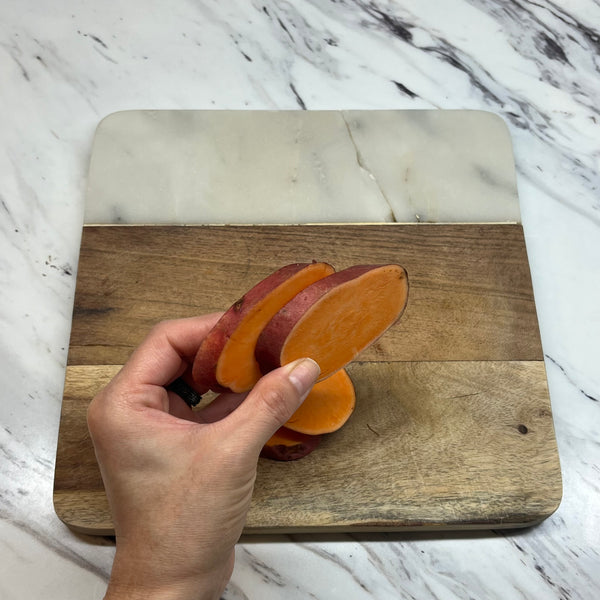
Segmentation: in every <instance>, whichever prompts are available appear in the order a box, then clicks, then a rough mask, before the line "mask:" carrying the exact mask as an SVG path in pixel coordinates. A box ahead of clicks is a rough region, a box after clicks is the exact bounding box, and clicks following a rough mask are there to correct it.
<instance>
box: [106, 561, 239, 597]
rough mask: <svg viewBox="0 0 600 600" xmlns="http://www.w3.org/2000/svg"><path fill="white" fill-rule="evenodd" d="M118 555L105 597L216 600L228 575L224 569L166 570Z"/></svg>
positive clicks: (223, 587)
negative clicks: (192, 572)
mask: <svg viewBox="0 0 600 600" xmlns="http://www.w3.org/2000/svg"><path fill="white" fill-rule="evenodd" d="M119 554H120V553H119V552H118V551H117V556H116V557H115V561H114V563H113V570H112V573H111V576H110V581H109V583H108V588H107V590H106V594H105V596H104V600H138V599H139V600H219V598H220V597H221V594H222V593H223V591H224V590H225V586H226V585H227V582H228V581H229V577H230V575H231V571H230V570H229V571H227V569H225V570H223V569H217V570H215V571H213V572H205V573H195V574H193V575H189V574H188V576H184V575H183V574H181V573H180V574H175V573H172V572H171V573H166V572H165V571H168V569H165V568H164V565H154V567H152V566H151V565H149V564H148V563H144V564H136V563H135V561H130V560H123V556H122V554H121V556H119ZM161 567H162V568H161ZM226 571H227V572H226Z"/></svg>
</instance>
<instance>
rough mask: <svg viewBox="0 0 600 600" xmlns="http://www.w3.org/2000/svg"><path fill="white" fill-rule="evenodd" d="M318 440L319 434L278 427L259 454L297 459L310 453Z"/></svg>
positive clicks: (277, 458)
mask: <svg viewBox="0 0 600 600" xmlns="http://www.w3.org/2000/svg"><path fill="white" fill-rule="evenodd" d="M320 441H321V436H319V435H306V434H304V433H298V432H296V431H291V430H290V429H287V428H286V427H280V428H279V429H278V430H277V431H276V432H275V434H274V435H273V436H272V437H271V439H269V441H268V442H267V443H266V444H265V445H264V446H263V449H262V450H261V453H260V455H261V456H262V457H263V458H270V459H271V460H298V459H299V458H304V457H305V456H306V455H307V454H310V453H311V452H312V451H313V450H314V449H315V448H316V447H317V446H318V445H319V442H320Z"/></svg>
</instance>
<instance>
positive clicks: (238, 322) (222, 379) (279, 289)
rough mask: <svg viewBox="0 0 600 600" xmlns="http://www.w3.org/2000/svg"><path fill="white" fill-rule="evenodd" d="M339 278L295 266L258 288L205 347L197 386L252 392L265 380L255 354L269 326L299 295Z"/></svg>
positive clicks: (314, 267)
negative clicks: (320, 282) (329, 278)
mask: <svg viewBox="0 0 600 600" xmlns="http://www.w3.org/2000/svg"><path fill="white" fill-rule="evenodd" d="M333 272H334V268H333V267H332V266H331V265H328V264H327V263H322V262H313V263H295V264H291V265H287V266H285V267H283V268H281V269H279V270H278V271H275V273H272V274H271V275H269V276H268V277H267V278H266V279H263V280H262V281H261V282H260V283H258V284H256V285H255V286H254V287H253V288H252V289H251V290H250V291H248V292H247V293H246V294H245V295H244V296H242V297H241V298H240V299H239V300H238V301H237V302H235V303H234V304H233V305H232V306H231V307H230V308H229V310H227V311H226V312H225V314H224V315H223V316H222V317H221V319H220V320H219V321H218V322H217V324H216V325H215V326H214V327H213V329H212V330H211V331H210V332H209V334H208V335H207V337H206V338H205V339H204V341H203V342H202V344H201V346H200V348H199V349H198V352H197V354H196V358H195V360H194V364H193V367H192V377H193V380H194V383H195V384H196V386H198V387H200V388H202V387H204V388H209V389H211V390H213V391H215V392H222V391H226V390H231V391H233V392H246V391H248V390H249V389H250V388H251V387H252V386H253V385H254V384H255V383H256V382H257V381H258V380H259V379H260V377H261V372H260V369H259V367H258V363H257V362H256V360H255V358H254V349H255V345H256V340H257V339H258V336H259V335H260V332H261V331H262V330H263V328H264V326H265V325H266V324H267V323H268V322H269V321H270V319H271V318H272V317H273V315H275V314H276V313H277V312H278V311H279V310H280V309H281V308H282V307H283V306H284V305H285V304H286V303H287V302H289V301H290V300H291V299H292V298H293V297H294V296H295V295H296V294H297V293H298V292H300V291H301V290H303V289H304V288H306V287H307V286H309V285H310V284H312V283H314V282H315V281H317V280H319V279H322V278H323V277H326V276H328V275H330V274H331V273H333Z"/></svg>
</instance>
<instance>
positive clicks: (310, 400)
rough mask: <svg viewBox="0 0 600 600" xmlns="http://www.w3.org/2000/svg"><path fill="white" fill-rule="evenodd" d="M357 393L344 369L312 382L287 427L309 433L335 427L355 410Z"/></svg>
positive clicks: (324, 431) (330, 429)
mask: <svg viewBox="0 0 600 600" xmlns="http://www.w3.org/2000/svg"><path fill="white" fill-rule="evenodd" d="M355 403H356V394H355V393H354V385H353V384H352V380H351V379H350V376H349V375H348V373H346V371H345V370H344V369H341V370H339V371H337V373H334V374H333V375H331V376H330V377H328V378H327V379H325V380H324V381H321V382H320V383H317V384H315V386H314V387H313V389H312V390H311V392H310V394H309V395H308V396H307V397H306V400H304V402H303V403H302V405H301V406H300V408H298V410H296V412H295V413H294V414H293V415H292V416H291V417H290V419H289V421H288V422H287V423H286V424H285V426H286V427H287V428H288V429H291V430H292V431H297V432H299V433H306V434H308V435H319V434H322V433H332V432H333V431H337V430H338V429H339V428H340V427H341V426H342V425H343V424H344V423H345V422H346V421H347V420H348V419H349V418H350V415H351V414H352V412H353V411H354V405H355Z"/></svg>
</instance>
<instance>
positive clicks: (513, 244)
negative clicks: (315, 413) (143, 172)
mask: <svg viewBox="0 0 600 600" xmlns="http://www.w3.org/2000/svg"><path fill="white" fill-rule="evenodd" d="M312 259H318V260H324V261H327V262H330V263H331V264H333V265H334V266H335V267H336V268H337V269H342V268H344V267H347V266H349V265H351V264H357V263H387V262H395V263H400V264H402V265H403V266H405V267H406V269H407V271H408V273H409V279H410V283H411V289H410V296H409V302H408V307H407V309H406V312H405V314H404V316H403V317H402V319H401V320H400V322H399V323H398V324H397V325H395V326H394V327H393V328H392V329H390V330H389V331H388V332H387V333H386V334H385V335H384V336H383V337H382V338H381V339H380V340H378V341H377V342H376V343H375V344H374V345H373V346H372V347H371V348H369V349H368V350H366V351H365V352H364V353H363V354H362V355H361V356H360V357H359V359H358V360H357V361H356V362H355V363H353V364H352V365H351V366H350V368H349V373H350V376H351V378H352V380H353V382H354V384H355V386H356V391H357V407H356V411H355V413H354V414H353V415H352V417H351V418H350V421H349V422H348V423H347V424H346V425H345V426H344V427H343V428H342V429H341V430H340V431H338V432H336V433H334V434H331V435H328V436H326V437H325V439H324V441H323V443H322V445H321V446H320V447H319V448H318V449H317V450H316V451H315V452H313V453H312V454H311V455H309V456H308V457H306V458H304V459H302V460H299V461H295V462H291V463H278V462H274V461H269V460H267V459H260V462H259V465H258V477H257V480H256V486H255V493H254V497H253V501H252V506H251V508H250V511H249V514H248V519H247V525H246V529H245V532H246V533H268V532H279V533H281V532H300V531H310V532H315V531H317V532H324V531H374V530H386V531H391V530H412V529H420V530H431V529H460V528H500V527H521V526H527V525H532V524H535V523H538V522H539V521H541V520H542V519H544V518H546V517H548V516H549V515H550V514H551V513H552V512H553V511H554V510H555V509H556V508H557V506H558V504H559V502H560V498H561V493H562V490H561V477H560V468H559V462H558V454H557V447H556V440H555V436H554V430H553V423H552V412H551V405H550V400H549V396H548V389H547V384H546V374H545V370H544V362H543V353H542V348H541V344H540V337H539V331H538V323H537V319H536V311H535V302H534V297H533V292H532V287H531V279H530V273H529V266H528V262H527V255H526V249H525V243H524V237H523V230H522V227H521V226H520V225H518V224H479V225H477V224H423V223H421V224H397V223H391V224H386V225H302V226H252V225H247V226H243V225H240V226H203V225H198V226H189V227H187V226H185V227H184V226H168V225H163V226H128V225H124V226H115V225H106V226H86V227H84V231H83V237H82V244H81V253H80V261H79V268H78V276H77V288H76V296H75V307H74V313H73V326H72V333H71V342H70V348H69V358H68V367H67V372H66V380H65V391H64V399H63V406H62V415H61V423H60V431H59V440H58V449H57V457H56V475H55V486H54V504H55V508H56V512H57V514H58V516H59V517H60V518H61V519H62V520H63V521H64V522H65V523H66V524H67V525H69V527H71V528H73V529H75V530H77V531H80V532H85V533H91V534H109V533H112V522H111V518H110V513H109V510H108V505H107V501H106V497H105V494H104V489H103V485H102V480H101V477H100V473H99V470H98V467H97V464H96V460H95V457H94V453H93V448H92V445H91V442H90V438H89V435H88V432H87V427H86V422H85V413H86V409H87V405H88V404H89V402H90V400H91V398H92V397H93V395H94V394H95V393H96V392H97V391H98V390H99V389H100V388H101V387H102V386H103V385H104V384H105V383H106V382H107V381H109V380H110V378H111V377H112V376H113V375H114V373H115V372H116V371H117V370H118V368H119V365H122V364H123V362H124V361H125V360H126V359H127V357H128V355H129V354H130V352H131V351H132V349H133V348H134V347H135V346H136V345H137V344H138V343H139V342H140V341H141V339H142V338H143V336H144V335H145V333H146V332H147V331H148V329H149V328H150V327H151V326H152V325H153V324H155V323H156V322H157V321H159V320H161V319H166V318H177V317H187V316H192V315H197V314H201V313H205V312H210V311H215V310H222V309H224V308H226V307H227V306H229V305H230V304H231V303H232V302H234V301H235V300H236V299H237V298H238V297H239V296H240V295H241V294H243V293H244V292H245V291H246V290H247V289H248V288H249V287H251V286H252V285H253V284H254V283H256V282H257V281H259V280H260V279H261V278H263V277H264V276H266V275H268V274H269V273H270V272H272V271H273V270H275V269H276V268H278V267H279V266H281V265H283V264H286V263H289V262H303V261H309V260H312Z"/></svg>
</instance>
